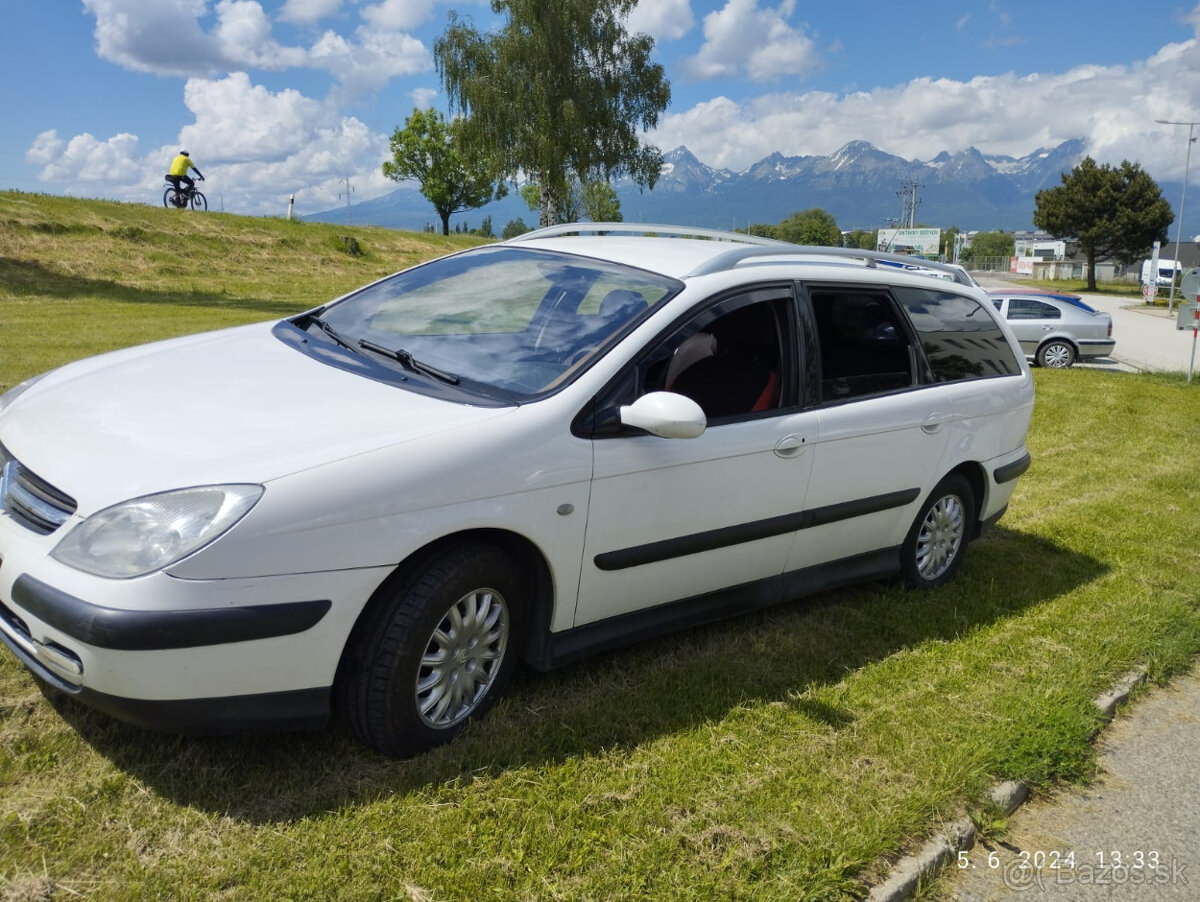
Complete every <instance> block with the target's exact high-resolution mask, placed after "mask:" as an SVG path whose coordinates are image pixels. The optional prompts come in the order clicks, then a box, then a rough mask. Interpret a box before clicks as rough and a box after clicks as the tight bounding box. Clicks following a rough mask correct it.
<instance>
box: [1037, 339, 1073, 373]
mask: <svg viewBox="0 0 1200 902" xmlns="http://www.w3.org/2000/svg"><path fill="white" fill-rule="evenodd" d="M1037 362H1038V365H1039V366H1044V367H1047V368H1048V369H1052V370H1065V369H1066V368H1067V367H1069V366H1070V365H1071V364H1073V363H1074V362H1075V348H1074V346H1072V344H1071V343H1070V342H1069V341H1061V340H1059V339H1055V340H1053V341H1048V342H1046V343H1045V344H1044V345H1042V346H1041V347H1040V348H1038V352H1037Z"/></svg>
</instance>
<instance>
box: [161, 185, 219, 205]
mask: <svg viewBox="0 0 1200 902" xmlns="http://www.w3.org/2000/svg"><path fill="white" fill-rule="evenodd" d="M200 181H204V178H203V177H201V178H200ZM163 206H164V207H174V208H175V209H177V210H185V209H187V208H188V207H189V206H190V207H191V208H192V209H193V210H207V209H208V198H206V197H205V196H204V195H203V194H202V193H201V192H200V190H199V189H198V188H197V187H196V186H195V185H192V186H191V187H190V188H181V187H179V185H178V184H177V183H175V182H172V181H171V180H170V178H168V179H167V190H166V191H164V192H163Z"/></svg>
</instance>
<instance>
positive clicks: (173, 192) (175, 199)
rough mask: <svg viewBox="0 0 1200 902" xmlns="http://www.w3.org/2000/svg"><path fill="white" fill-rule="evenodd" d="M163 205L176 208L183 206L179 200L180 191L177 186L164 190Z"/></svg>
mask: <svg viewBox="0 0 1200 902" xmlns="http://www.w3.org/2000/svg"><path fill="white" fill-rule="evenodd" d="M163 206H164V207H171V208H175V209H178V208H179V207H182V206H183V204H181V203H180V202H179V191H178V190H177V189H176V188H168V189H167V190H166V191H164V192H163Z"/></svg>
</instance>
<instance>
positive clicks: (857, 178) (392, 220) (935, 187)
mask: <svg viewBox="0 0 1200 902" xmlns="http://www.w3.org/2000/svg"><path fill="white" fill-rule="evenodd" d="M1085 154H1086V145H1085V143H1084V142H1083V141H1082V140H1080V139H1073V140H1070V141H1064V142H1063V143H1062V144H1059V145H1058V146H1057V147H1053V148H1050V149H1046V148H1038V149H1037V150H1035V151H1034V152H1033V153H1031V154H1028V155H1027V156H1024V157H1009V156H1000V155H995V154H983V153H980V152H979V151H978V150H976V149H975V148H973V147H971V148H968V149H966V150H964V151H960V152H958V153H955V154H951V153H948V152H946V151H943V152H942V153H940V154H938V155H937V156H936V157H934V158H933V159H932V160H928V161H920V160H906V159H904V158H903V157H898V156H895V155H893V154H889V153H885V152H884V151H882V150H879V149H878V148H876V147H874V146H873V145H871V144H870V143H868V142H866V141H851V142H850V143H849V144H847V145H845V146H844V147H842V148H841V149H839V150H838V151H837V152H835V153H833V154H830V155H828V156H797V157H785V156H783V155H782V154H780V153H773V154H771V155H770V156H768V157H764V158H763V159H761V160H759V161H758V162H757V163H755V164H754V165H752V166H750V167H749V168H747V169H744V170H742V171H740V172H734V171H732V170H730V169H715V168H713V167H711V166H708V165H706V164H704V163H702V162H701V161H700V160H698V159H697V158H696V156H695V155H694V154H693V153H692V152H691V151H690V150H688V149H687V148H686V147H677V148H675V149H674V150H671V151H669V152H667V153H665V154H664V155H663V169H662V175H661V176H660V178H659V180H658V182H657V183H656V184H655V186H654V189H653V190H652V191H647V190H644V189H641V188H639V187H638V186H637V185H636V184H634V183H633V182H632V181H630V180H628V179H621V180H617V181H615V182H614V184H613V187H614V188H615V189H616V192H617V196H618V198H619V199H620V201H621V213H622V216H623V217H624V218H625V219H626V220H627V221H632V222H637V221H641V222H663V223H674V224H678V225H691V226H708V227H715V228H743V227H745V226H747V225H750V224H753V223H777V222H780V221H781V220H783V219H785V218H786V217H787V216H788V215H790V214H791V213H794V212H796V211H799V210H807V209H810V208H812V207H820V208H822V209H824V210H827V211H828V212H829V213H831V214H832V215H833V217H834V218H835V219H836V220H837V223H838V225H839V226H841V227H842V228H843V229H877V228H886V227H889V226H893V225H904V224H906V223H904V222H898V220H900V219H901V216H902V214H903V209H904V204H903V201H902V199H901V193H902V186H903V185H916V196H917V201H918V205H917V208H916V214H915V220H916V222H917V223H918V224H924V225H930V226H940V227H942V228H947V227H949V226H951V225H957V226H958V227H959V228H960V229H963V230H970V229H981V230H985V231H986V230H993V229H1003V230H1006V231H1013V230H1017V229H1031V228H1032V227H1033V211H1034V195H1036V194H1037V192H1038V191H1040V190H1042V189H1043V188H1051V187H1055V186H1057V185H1059V184H1061V179H1060V176H1061V174H1062V173H1063V172H1068V171H1070V170H1071V169H1072V168H1073V167H1074V166H1075V165H1076V164H1078V163H1079V162H1080V160H1082V159H1083V158H1084V156H1085ZM347 216H349V218H350V220H351V221H352V222H353V223H355V224H359V225H380V226H388V227H392V228H407V229H421V228H423V227H425V226H426V224H435V225H436V224H437V223H438V222H439V220H438V217H437V215H436V214H435V213H434V210H433V207H432V206H431V205H430V203H429V202H428V201H427V200H425V198H424V197H422V196H421V193H420V190H419V189H418V188H417V187H416V184H415V183H412V184H404V185H402V186H401V187H400V188H398V189H397V190H395V191H392V192H390V193H389V194H385V195H383V196H381V197H377V198H375V199H373V200H370V201H366V202H363V203H358V204H354V205H353V207H352V208H350V209H349V211H348V210H347V208H346V207H339V208H337V209H333V210H326V211H324V212H321V213H315V214H311V215H309V216H307V217H305V218H306V219H313V220H318V221H322V222H345V221H346V219H347ZM485 216H490V217H491V218H492V228H493V229H494V230H495V232H496V233H497V234H499V232H500V231H501V229H503V228H504V225H505V223H507V222H509V221H510V220H512V219H518V218H519V219H522V220H524V221H525V222H526V223H529V224H531V225H535V224H536V222H537V214H536V213H534V212H531V211H530V210H529V208H528V207H527V206H526V205H525V204H524V202H523V201H522V200H521V199H520V197H519V196H516V194H515V192H514V193H510V196H509V197H507V198H505V199H503V200H500V201H496V202H494V203H491V204H488V205H487V206H486V207H481V208H479V209H477V210H471V211H468V212H466V213H462V214H458V215H456V216H455V217H454V218H453V221H452V222H453V223H458V222H465V223H467V224H468V225H469V226H472V227H478V225H479V224H480V223H481V221H482V219H483V218H484V217H485Z"/></svg>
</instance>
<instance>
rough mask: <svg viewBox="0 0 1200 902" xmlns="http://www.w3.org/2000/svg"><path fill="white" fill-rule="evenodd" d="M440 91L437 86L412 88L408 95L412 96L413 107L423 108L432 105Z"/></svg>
mask: <svg viewBox="0 0 1200 902" xmlns="http://www.w3.org/2000/svg"><path fill="white" fill-rule="evenodd" d="M441 93H442V92H441V91H439V90H438V89H437V88H414V89H413V90H412V91H411V92H410V93H409V95H408V96H409V97H411V98H412V102H413V109H416V110H424V109H428V108H429V107H430V106H432V105H433V102H434V101H435V100H437V98H438V97H439V96H440V95H441Z"/></svg>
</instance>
